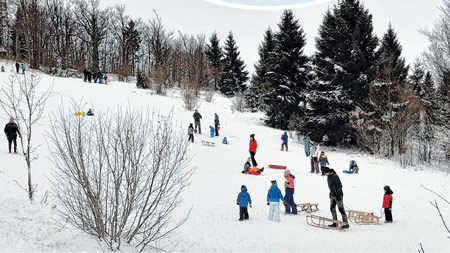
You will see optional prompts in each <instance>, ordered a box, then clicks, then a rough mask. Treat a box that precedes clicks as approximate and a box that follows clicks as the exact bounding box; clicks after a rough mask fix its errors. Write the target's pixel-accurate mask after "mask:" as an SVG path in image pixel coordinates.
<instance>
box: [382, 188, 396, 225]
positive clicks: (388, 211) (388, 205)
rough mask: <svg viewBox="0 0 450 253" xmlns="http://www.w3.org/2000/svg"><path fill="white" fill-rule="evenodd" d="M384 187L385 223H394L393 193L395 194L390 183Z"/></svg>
mask: <svg viewBox="0 0 450 253" xmlns="http://www.w3.org/2000/svg"><path fill="white" fill-rule="evenodd" d="M383 189H384V197H383V208H384V219H385V221H384V223H392V194H394V192H393V191H392V190H391V187H389V185H386V186H385V187H384V188H383Z"/></svg>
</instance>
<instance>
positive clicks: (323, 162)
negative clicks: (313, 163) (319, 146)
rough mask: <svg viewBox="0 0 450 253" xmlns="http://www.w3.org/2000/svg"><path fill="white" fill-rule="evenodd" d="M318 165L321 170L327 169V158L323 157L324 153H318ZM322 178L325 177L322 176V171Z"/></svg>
mask: <svg viewBox="0 0 450 253" xmlns="http://www.w3.org/2000/svg"><path fill="white" fill-rule="evenodd" d="M319 164H320V169H321V170H322V168H323V167H327V165H330V163H329V162H328V157H327V156H326V155H325V152H323V151H322V152H321V153H320V157H319ZM322 176H325V174H323V171H322Z"/></svg>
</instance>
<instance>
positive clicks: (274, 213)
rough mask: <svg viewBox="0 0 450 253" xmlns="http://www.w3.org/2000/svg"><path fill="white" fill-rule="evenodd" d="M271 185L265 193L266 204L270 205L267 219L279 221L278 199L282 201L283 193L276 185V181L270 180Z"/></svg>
mask: <svg viewBox="0 0 450 253" xmlns="http://www.w3.org/2000/svg"><path fill="white" fill-rule="evenodd" d="M271 183H272V186H271V187H270V189H269V192H268V193H267V205H268V206H270V210H269V220H274V221H276V222H279V221H280V199H281V200H282V201H283V203H284V198H283V194H281V191H280V189H279V188H278V186H277V181H276V180H273V181H271Z"/></svg>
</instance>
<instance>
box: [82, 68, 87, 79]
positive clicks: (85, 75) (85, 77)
mask: <svg viewBox="0 0 450 253" xmlns="http://www.w3.org/2000/svg"><path fill="white" fill-rule="evenodd" d="M83 76H84V80H83V81H84V82H87V69H84V70H83Z"/></svg>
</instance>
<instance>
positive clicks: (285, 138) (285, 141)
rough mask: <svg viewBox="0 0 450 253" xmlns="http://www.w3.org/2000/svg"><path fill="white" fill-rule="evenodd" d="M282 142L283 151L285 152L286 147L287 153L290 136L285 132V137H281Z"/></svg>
mask: <svg viewBox="0 0 450 253" xmlns="http://www.w3.org/2000/svg"><path fill="white" fill-rule="evenodd" d="M281 140H282V141H283V142H282V143H281V150H284V147H286V152H287V151H288V134H287V132H284V134H283V135H281Z"/></svg>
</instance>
